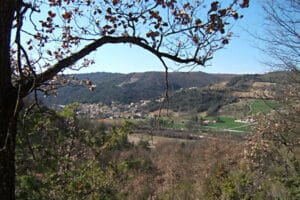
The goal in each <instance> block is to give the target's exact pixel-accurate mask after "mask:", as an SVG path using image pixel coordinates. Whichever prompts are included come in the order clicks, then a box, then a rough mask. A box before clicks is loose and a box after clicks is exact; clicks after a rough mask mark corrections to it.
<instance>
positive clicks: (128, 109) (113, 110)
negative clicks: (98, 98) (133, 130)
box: [76, 100, 154, 119]
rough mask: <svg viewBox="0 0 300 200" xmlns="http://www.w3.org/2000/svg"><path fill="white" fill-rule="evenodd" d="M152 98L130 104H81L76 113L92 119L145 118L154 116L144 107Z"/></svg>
mask: <svg viewBox="0 0 300 200" xmlns="http://www.w3.org/2000/svg"><path fill="white" fill-rule="evenodd" d="M149 103H151V101H150V100H140V101H139V102H135V103H130V104H120V103H117V102H114V101H112V102H111V104H110V105H106V104H104V103H94V104H86V103H83V104H79V106H78V108H77V110H76V114H77V115H80V116H85V117H87V118H90V119H118V118H122V119H145V118H148V117H154V116H152V115H151V114H149V113H148V112H146V111H145V109H144V107H145V106H147V105H148V104H149Z"/></svg>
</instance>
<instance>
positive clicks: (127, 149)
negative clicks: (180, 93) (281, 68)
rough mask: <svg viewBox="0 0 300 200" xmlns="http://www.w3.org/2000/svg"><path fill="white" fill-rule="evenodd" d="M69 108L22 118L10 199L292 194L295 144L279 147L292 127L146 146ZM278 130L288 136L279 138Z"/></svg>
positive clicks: (298, 176)
mask: <svg viewBox="0 0 300 200" xmlns="http://www.w3.org/2000/svg"><path fill="white" fill-rule="evenodd" d="M74 107H76V104H74V105H70V106H67V107H66V108H65V109H64V110H63V111H61V112H59V113H57V112H54V111H52V110H48V109H46V108H42V110H32V111H31V112H29V113H26V115H25V117H24V119H23V123H22V124H21V125H22V132H21V133H20V134H19V137H18V148H17V156H16V161H17V190H16V195H17V198H18V199H61V198H63V199H149V198H152V199H170V200H171V199H298V198H299V197H300V188H299V185H300V184H299V183H300V167H299V166H300V163H299V159H300V157H299V154H297V153H296V152H297V151H298V152H299V149H300V147H299V146H297V145H287V144H284V143H283V141H286V142H287V141H290V142H292V141H293V140H294V139H295V138H294V137H295V134H294V132H293V131H294V130H295V128H296V127H293V126H291V125H289V124H285V123H286V122H285V121H281V122H280V123H281V124H279V125H280V126H277V127H278V128H276V129H274V128H272V129H270V127H273V125H274V124H272V123H273V122H272V121H269V120H264V121H261V123H262V125H264V126H258V129H257V134H255V135H253V136H251V140H249V141H247V140H238V139H235V138H234V137H233V136H222V137H221V136H219V137H210V138H203V139H201V140H172V141H171V140H168V141H163V140H161V141H158V142H157V143H156V144H155V146H154V148H149V143H148V142H147V141H140V142H138V143H137V144H136V145H133V144H131V143H129V142H128V140H127V136H128V134H130V132H131V131H130V130H131V129H130V128H129V126H128V124H124V125H123V126H121V127H120V128H111V129H106V128H105V127H104V126H103V125H101V124H100V123H99V122H91V121H86V120H83V119H80V118H77V117H76V115H74V112H73V111H74ZM266 124H268V126H265V125H266ZM283 127H285V128H283ZM282 132H284V133H289V134H288V135H285V136H286V138H285V140H282V141H280V140H278V138H280V136H281V135H276V133H282ZM28 134H29V135H28ZM29 136H30V137H29ZM275 136H278V137H275ZM297 156H298V157H297Z"/></svg>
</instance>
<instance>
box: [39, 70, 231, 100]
mask: <svg viewBox="0 0 300 200" xmlns="http://www.w3.org/2000/svg"><path fill="white" fill-rule="evenodd" d="M235 76H236V75H230V74H207V73H203V72H174V73H169V74H168V86H169V92H172V91H176V90H179V89H181V88H189V87H202V86H206V85H209V84H213V83H218V82H221V81H227V80H229V79H230V78H232V77H235ZM73 78H77V79H79V80H80V79H87V78H89V80H91V81H92V83H93V84H94V85H96V88H95V89H94V91H93V92H90V91H89V90H87V88H86V87H84V86H82V85H74V86H71V87H70V86H69V87H68V86H66V87H63V88H60V89H59V90H58V91H57V96H56V97H54V96H48V97H47V98H41V99H42V101H43V102H44V103H45V104H47V105H49V104H69V103H72V102H80V103H98V102H103V103H106V104H109V103H111V101H117V102H120V103H130V102H137V101H139V100H142V99H157V98H159V97H160V96H162V95H163V94H164V92H165V80H166V79H165V73H164V72H145V73H131V74H113V73H92V74H79V75H76V76H74V77H73Z"/></svg>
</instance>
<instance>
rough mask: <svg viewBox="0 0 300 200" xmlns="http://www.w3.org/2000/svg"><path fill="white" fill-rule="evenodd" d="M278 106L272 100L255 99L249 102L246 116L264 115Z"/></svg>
mask: <svg viewBox="0 0 300 200" xmlns="http://www.w3.org/2000/svg"><path fill="white" fill-rule="evenodd" d="M278 106H279V105H278V103H277V102H276V101H274V100H263V99H256V100H252V101H250V102H249V107H250V111H249V113H248V115H256V114H259V113H261V114H266V113H268V112H270V111H272V110H274V109H275V108H277V107H278Z"/></svg>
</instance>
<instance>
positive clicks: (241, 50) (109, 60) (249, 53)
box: [80, 0, 269, 74]
mask: <svg viewBox="0 0 300 200" xmlns="http://www.w3.org/2000/svg"><path fill="white" fill-rule="evenodd" d="M250 3H251V4H250V7H249V8H248V9H243V10H241V11H242V13H243V14H244V18H243V19H242V20H239V21H238V23H237V24H236V25H235V26H234V28H233V30H232V31H233V33H234V34H235V35H234V37H233V38H232V40H231V41H230V43H229V45H227V46H226V48H224V49H222V50H219V51H218V52H216V53H215V55H214V59H213V60H212V61H211V62H210V63H209V65H208V66H207V67H205V68H203V67H201V66H199V67H196V68H195V69H194V70H193V71H203V72H208V73H235V74H245V73H250V74H253V73H264V72H268V71H269V69H268V68H267V67H265V66H264V65H263V64H261V63H260V61H261V60H262V59H263V56H264V55H262V53H261V52H260V51H259V50H258V49H257V48H256V47H255V46H256V45H257V44H258V42H257V41H256V40H255V38H254V37H252V36H250V34H249V32H250V33H253V34H254V33H256V32H259V31H260V29H261V27H262V23H263V12H262V10H261V7H260V4H259V0H252V1H250ZM92 58H94V60H95V62H96V64H95V65H94V66H90V67H89V68H86V69H82V70H80V73H86V72H119V73H131V72H145V71H163V70H164V68H163V66H162V64H161V63H160V61H159V60H158V59H157V58H156V57H155V56H154V55H152V54H150V53H148V52H146V51H144V50H143V49H141V48H139V47H135V46H129V45H106V46H104V47H102V48H100V49H98V50H97V51H96V52H95V53H93V54H92ZM168 67H169V68H170V71H172V70H173V71H174V70H175V71H176V70H178V68H179V66H178V65H176V64H175V63H173V62H168ZM190 70H191V69H189V68H185V69H181V70H180V71H190Z"/></svg>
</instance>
